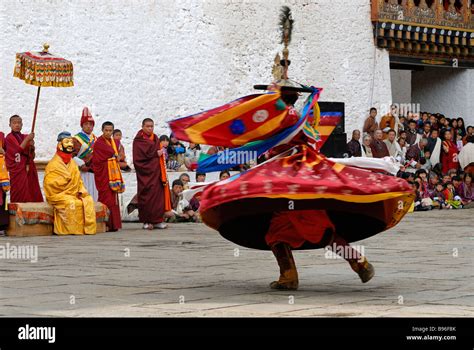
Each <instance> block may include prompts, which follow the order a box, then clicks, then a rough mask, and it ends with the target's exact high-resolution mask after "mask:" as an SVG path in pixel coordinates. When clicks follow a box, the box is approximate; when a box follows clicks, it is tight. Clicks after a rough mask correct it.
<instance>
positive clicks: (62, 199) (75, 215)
mask: <svg viewBox="0 0 474 350" xmlns="http://www.w3.org/2000/svg"><path fill="white" fill-rule="evenodd" d="M44 192H45V195H46V200H47V201H48V203H49V204H51V205H52V206H53V207H54V233H56V234H58V235H68V234H74V235H82V234H95V233H96V230H97V227H96V216H95V208H94V200H93V199H92V197H91V195H89V193H87V190H86V188H85V187H84V184H83V183H82V179H81V174H80V172H79V169H78V167H77V164H76V162H74V161H73V160H72V159H71V161H70V162H69V163H68V164H65V163H64V161H63V160H62V159H61V157H60V156H59V155H57V154H55V155H54V157H53V159H51V161H50V162H49V163H48V165H47V166H46V170H45V174H44ZM79 192H81V193H82V196H81V198H80V199H79V198H78V197H77V193H79Z"/></svg>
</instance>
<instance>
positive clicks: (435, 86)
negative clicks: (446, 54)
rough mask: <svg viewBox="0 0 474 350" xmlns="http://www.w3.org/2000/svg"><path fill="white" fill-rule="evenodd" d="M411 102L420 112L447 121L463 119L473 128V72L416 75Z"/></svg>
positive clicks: (432, 70)
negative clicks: (441, 117) (443, 116)
mask: <svg viewBox="0 0 474 350" xmlns="http://www.w3.org/2000/svg"><path fill="white" fill-rule="evenodd" d="M412 99H413V102H414V103H419V104H420V107H421V110H427V111H432V112H439V113H442V114H444V115H446V117H448V118H458V117H462V118H464V121H465V123H466V125H474V70H472V69H471V70H468V69H465V70H463V69H453V68H425V70H424V71H419V72H416V71H415V72H413V78H412Z"/></svg>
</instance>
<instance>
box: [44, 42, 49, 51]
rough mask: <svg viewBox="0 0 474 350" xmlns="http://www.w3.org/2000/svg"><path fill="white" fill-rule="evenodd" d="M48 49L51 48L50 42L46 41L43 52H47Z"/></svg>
mask: <svg viewBox="0 0 474 350" xmlns="http://www.w3.org/2000/svg"><path fill="white" fill-rule="evenodd" d="M48 50H49V44H48V43H44V44H43V52H44V53H47V52H48Z"/></svg>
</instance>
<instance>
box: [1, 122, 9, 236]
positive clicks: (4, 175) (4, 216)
mask: <svg viewBox="0 0 474 350" xmlns="http://www.w3.org/2000/svg"><path fill="white" fill-rule="evenodd" d="M4 145H5V134H4V133H3V132H1V131H0V231H4V230H5V229H6V228H7V227H8V222H9V218H10V217H9V214H8V210H7V205H6V201H7V192H8V191H9V190H10V178H9V177H8V171H7V167H6V164H5V149H4V148H3V147H4Z"/></svg>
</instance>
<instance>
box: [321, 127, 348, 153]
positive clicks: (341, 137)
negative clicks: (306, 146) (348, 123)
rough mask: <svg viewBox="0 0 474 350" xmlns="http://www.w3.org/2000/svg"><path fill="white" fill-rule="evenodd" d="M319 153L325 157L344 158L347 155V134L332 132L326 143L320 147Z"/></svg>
mask: <svg viewBox="0 0 474 350" xmlns="http://www.w3.org/2000/svg"><path fill="white" fill-rule="evenodd" d="M320 151H321V153H322V154H324V155H325V156H326V157H331V158H345V157H347V154H348V150H347V134H346V133H342V134H335V133H332V134H331V136H329V138H328V140H327V141H326V143H325V144H324V145H323V147H321V150H320Z"/></svg>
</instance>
